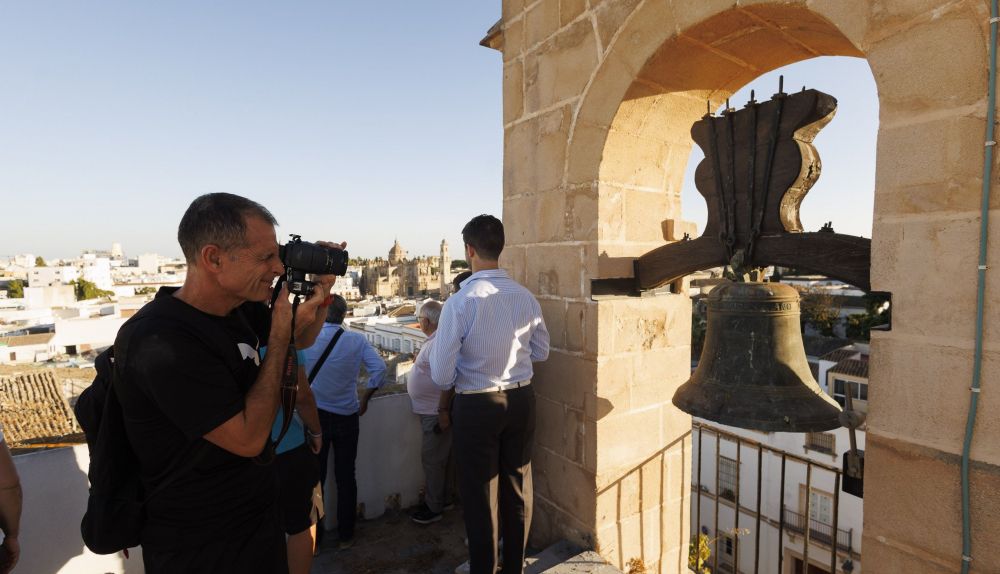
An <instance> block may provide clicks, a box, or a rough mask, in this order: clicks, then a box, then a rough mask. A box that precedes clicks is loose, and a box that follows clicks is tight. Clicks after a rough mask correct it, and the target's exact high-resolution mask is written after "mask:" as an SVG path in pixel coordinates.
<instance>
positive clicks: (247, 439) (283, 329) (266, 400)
mask: <svg viewBox="0 0 1000 574" xmlns="http://www.w3.org/2000/svg"><path fill="white" fill-rule="evenodd" d="M316 296H317V295H316V294H313V296H311V297H310V298H309V299H308V300H306V302H305V303H302V304H301V305H299V309H298V311H297V314H296V322H298V320H299V315H302V316H303V319H305V320H304V321H303V324H305V322H306V321H309V320H310V319H311V318H312V317H314V316H315V314H316V309H315V306H316V305H317V304H318V303H313V304H312V305H310V303H311V302H313V300H314V299H315V298H316ZM324 298H325V296H324ZM307 305H308V306H307ZM291 318H292V304H291V303H289V302H288V290H287V286H282V287H281V293H280V294H279V295H278V298H277V299H276V300H275V303H274V309H273V310H272V312H271V330H270V333H269V334H268V338H267V342H268V349H269V352H268V353H267V355H265V356H264V361H263V363H262V364H261V367H260V371H259V373H258V374H257V380H256V381H255V382H254V384H253V385H252V386H251V387H250V390H249V391H248V392H247V394H246V399H245V401H244V406H243V410H242V411H240V412H238V413H236V414H235V415H233V416H232V417H231V418H230V419H229V420H227V421H226V422H224V423H222V424H221V425H219V426H217V427H215V428H214V429H212V430H211V431H209V432H208V433H207V434H205V440H207V441H209V442H211V443H212V444H214V445H216V446H218V447H219V448H223V449H225V450H228V451H229V452H231V453H233V454H235V455H237V456H244V457H248V458H249V457H253V456H257V455H258V454H260V452H261V450H262V449H263V448H264V442H265V441H266V440H268V438H269V437H270V435H271V425H273V424H274V420H275V419H276V418H277V416H278V406H279V405H280V404H281V395H280V393H279V388H280V386H281V374H282V371H283V370H284V368H285V358H286V355H287V349H288V342H289V340H290V339H291Z"/></svg>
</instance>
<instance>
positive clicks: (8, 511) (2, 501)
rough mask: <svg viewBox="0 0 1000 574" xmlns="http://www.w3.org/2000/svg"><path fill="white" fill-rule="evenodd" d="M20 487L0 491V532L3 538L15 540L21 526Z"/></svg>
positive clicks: (10, 487)
mask: <svg viewBox="0 0 1000 574" xmlns="http://www.w3.org/2000/svg"><path fill="white" fill-rule="evenodd" d="M21 497H22V495H21V485H20V484H18V485H15V486H9V487H7V488H3V489H0V530H3V534H4V536H10V537H12V538H17V537H18V535H19V534H20V530H21V528H20V526H21Z"/></svg>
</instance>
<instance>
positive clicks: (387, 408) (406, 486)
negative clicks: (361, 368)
mask: <svg viewBox="0 0 1000 574" xmlns="http://www.w3.org/2000/svg"><path fill="white" fill-rule="evenodd" d="M420 443H421V434H420V424H419V422H418V419H417V416H416V415H414V414H413V413H412V412H411V411H410V398H409V396H407V395H405V394H398V395H389V396H385V397H376V398H374V399H372V401H371V403H370V404H369V406H368V412H367V413H366V414H365V416H363V417H362V418H361V439H360V442H359V445H358V461H357V477H358V502H359V503H364V505H365V518H376V517H378V516H380V515H381V514H382V513H383V511H384V510H385V507H386V499H387V497H390V496H392V495H396V494H398V495H399V498H400V502H401V504H402V506H403V507H409V506H413V505H414V504H416V503H417V501H418V497H419V492H420V489H421V488H422V487H423V480H424V477H423V469H422V467H421V464H420ZM332 461H333V456H330V462H331V463H332ZM14 464H15V466H16V467H17V472H18V474H19V475H20V477H21V484H22V485H23V489H24V512H23V515H22V517H21V537H20V541H21V553H22V554H21V561H20V563H19V564H18V566H17V568H16V569H15V572H16V573H17V574H92V573H105V572H107V573H113V574H141V573H142V572H144V570H143V568H142V554H141V549H138V548H136V549H133V550H132V551H131V557H130V558H129V559H128V560H127V561H126V560H124V558H123V557H122V556H121V555H120V554H119V555H112V556H99V555H95V554H93V553H91V552H90V551H89V550H87V549H86V548H85V547H84V545H83V541H82V540H81V539H80V519H81V518H82V517H83V513H84V510H85V509H86V505H87V468H88V466H89V464H90V457H89V455H88V452H87V446H86V445H79V446H75V447H72V448H62V449H55V450H48V451H43V452H38V453H32V454H25V455H19V456H16V457H14ZM328 478H329V484H328V486H327V491H326V492H327V501H326V507H327V508H326V510H327V516H328V518H327V520H326V521H325V525H326V526H327V527H328V528H333V527H335V526H336V515H337V513H336V506H337V504H336V483H335V482H334V479H333V468H332V467H331V468H330V472H329V475H328Z"/></svg>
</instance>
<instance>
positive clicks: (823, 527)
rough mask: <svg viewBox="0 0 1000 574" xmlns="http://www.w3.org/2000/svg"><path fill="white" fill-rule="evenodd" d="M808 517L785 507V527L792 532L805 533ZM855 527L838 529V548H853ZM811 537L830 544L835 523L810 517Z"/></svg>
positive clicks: (815, 540) (821, 542)
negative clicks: (852, 539) (852, 541)
mask: <svg viewBox="0 0 1000 574" xmlns="http://www.w3.org/2000/svg"><path fill="white" fill-rule="evenodd" d="M805 523H806V517H805V515H803V514H799V513H798V512H792V511H791V510H788V509H787V508H786V509H785V527H786V528H787V529H788V530H791V531H792V532H796V533H798V534H804V533H805V530H806V525H805ZM853 535H854V529H853V528H852V529H851V530H843V529H840V528H838V529H837V548H839V549H840V550H843V551H848V550H852V544H851V537H852V536H853ZM809 539H810V540H812V541H814V542H818V543H820V544H824V545H826V546H829V545H830V543H831V541H832V539H833V525H830V524H826V523H824V522H820V521H819V520H816V519H815V518H810V519H809Z"/></svg>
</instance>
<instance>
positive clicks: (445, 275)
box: [440, 239, 451, 298]
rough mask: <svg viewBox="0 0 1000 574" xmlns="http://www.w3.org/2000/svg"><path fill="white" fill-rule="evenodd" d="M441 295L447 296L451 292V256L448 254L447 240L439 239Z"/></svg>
mask: <svg viewBox="0 0 1000 574" xmlns="http://www.w3.org/2000/svg"><path fill="white" fill-rule="evenodd" d="M440 275H441V286H440V293H441V297H442V298H443V297H447V296H448V293H450V292H451V285H450V284H451V257H450V256H449V255H448V242H447V241H445V240H444V239H442V240H441V274H440Z"/></svg>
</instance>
